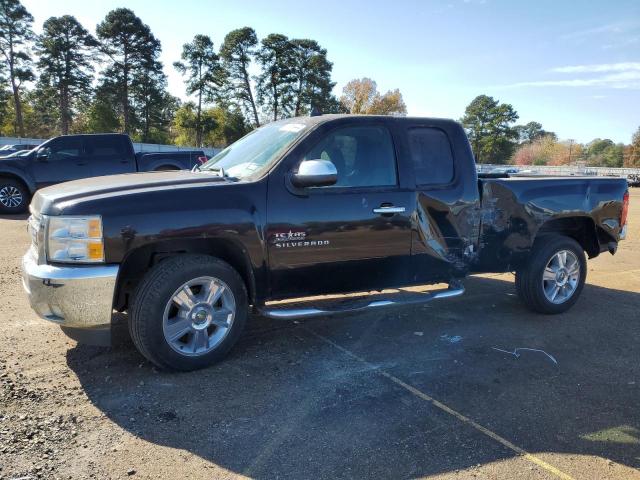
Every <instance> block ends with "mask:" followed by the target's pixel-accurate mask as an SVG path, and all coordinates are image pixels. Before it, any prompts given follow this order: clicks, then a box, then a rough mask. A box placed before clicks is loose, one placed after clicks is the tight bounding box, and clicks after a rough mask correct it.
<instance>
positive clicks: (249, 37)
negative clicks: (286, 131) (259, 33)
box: [220, 27, 260, 127]
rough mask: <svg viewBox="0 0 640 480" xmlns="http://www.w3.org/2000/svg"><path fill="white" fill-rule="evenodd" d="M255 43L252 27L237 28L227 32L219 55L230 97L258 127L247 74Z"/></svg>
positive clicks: (258, 120) (258, 123)
mask: <svg viewBox="0 0 640 480" xmlns="http://www.w3.org/2000/svg"><path fill="white" fill-rule="evenodd" d="M257 45H258V38H257V37H256V32H255V31H254V30H253V28H250V27H244V28H239V29H237V30H233V31H231V32H229V33H228V34H227V36H226V37H225V38H224V43H223V44H222V47H220V57H221V58H222V60H223V64H224V67H225V69H226V71H227V75H228V81H229V86H230V96H231V98H232V99H233V100H234V101H235V103H236V104H237V105H238V106H239V107H240V108H242V109H243V110H244V111H245V112H246V113H247V114H248V115H250V116H252V117H253V121H254V123H255V126H256V127H259V126H260V119H259V118H258V108H257V107H256V101H255V99H254V96H253V91H252V89H251V80H250V75H249V65H250V64H251V61H252V59H253V58H254V56H255V54H256V46H257Z"/></svg>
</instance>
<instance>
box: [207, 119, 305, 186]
mask: <svg viewBox="0 0 640 480" xmlns="http://www.w3.org/2000/svg"><path fill="white" fill-rule="evenodd" d="M306 127H307V126H306V125H305V124H304V123H280V122H278V123H273V124H269V125H265V126H264V127H261V128H258V129H256V130H254V131H253V132H251V133H249V134H248V135H245V136H244V137H242V138H241V139H240V140H238V141H237V142H235V143H232V144H231V145H229V146H228V147H227V148H225V149H224V150H222V151H221V152H220V153H219V154H217V155H216V156H214V157H213V158H212V159H211V160H209V161H208V162H207V163H205V164H204V165H202V167H200V170H204V171H206V170H216V169H220V168H221V169H222V170H223V171H224V174H225V175H228V176H229V177H234V178H238V179H243V178H247V177H251V176H257V175H260V174H261V173H262V172H263V171H264V170H266V169H268V168H269V167H270V166H271V164H272V163H273V162H274V161H275V160H277V159H278V156H279V155H280V154H281V153H282V152H283V151H284V150H285V149H286V148H287V147H288V146H289V145H291V144H292V143H293V142H294V141H295V140H296V139H297V138H299V137H300V136H301V135H302V133H303V132H304V130H305V128H306Z"/></svg>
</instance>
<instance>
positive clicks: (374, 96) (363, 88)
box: [340, 78, 407, 115]
mask: <svg viewBox="0 0 640 480" xmlns="http://www.w3.org/2000/svg"><path fill="white" fill-rule="evenodd" d="M340 103H341V104H342V105H343V107H344V109H345V110H346V111H347V112H348V113H353V114H366V115H405V114H406V113H407V106H406V105H405V103H404V100H403V99H402V94H401V93H400V90H398V89H395V90H390V91H388V92H387V93H385V94H384V95H381V94H380V93H379V92H378V85H377V84H376V82H374V81H373V80H371V79H370V78H356V79H354V80H351V81H350V82H349V83H347V84H346V85H345V86H344V88H343V89H342V96H341V97H340Z"/></svg>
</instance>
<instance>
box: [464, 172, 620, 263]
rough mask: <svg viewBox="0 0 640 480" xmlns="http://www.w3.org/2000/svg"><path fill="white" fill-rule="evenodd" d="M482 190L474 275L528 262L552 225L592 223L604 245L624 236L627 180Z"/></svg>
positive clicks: (498, 183)
mask: <svg viewBox="0 0 640 480" xmlns="http://www.w3.org/2000/svg"><path fill="white" fill-rule="evenodd" d="M480 187H481V192H482V204H481V205H482V206H481V212H480V215H481V227H480V236H479V244H478V250H479V252H480V255H479V258H478V263H477V264H476V266H475V267H474V271H486V272H500V271H509V270H511V269H512V268H513V267H514V266H517V265H518V264H519V263H521V262H524V261H526V258H527V256H528V253H529V251H530V249H531V246H532V245H533V242H534V241H535V239H536V236H537V235H538V233H539V231H540V229H541V227H543V225H545V224H547V225H548V222H550V221H552V220H557V219H568V218H589V219H591V220H592V221H593V224H594V227H595V229H596V230H594V232H593V234H594V235H596V238H599V239H600V240H599V242H602V241H603V240H602V239H603V238H604V237H606V236H608V237H610V238H611V239H617V238H618V235H619V233H620V225H619V218H620V211H621V208H622V207H621V205H622V196H623V194H624V192H625V191H626V181H625V180H624V179H613V178H576V177H572V178H562V177H561V178H510V179H491V180H481V181H480ZM599 231H600V233H599ZM602 232H606V235H602Z"/></svg>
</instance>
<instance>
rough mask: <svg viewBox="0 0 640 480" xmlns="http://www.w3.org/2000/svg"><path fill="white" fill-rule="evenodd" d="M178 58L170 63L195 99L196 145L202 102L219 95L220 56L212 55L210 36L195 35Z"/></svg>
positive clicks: (221, 80) (199, 142)
mask: <svg viewBox="0 0 640 480" xmlns="http://www.w3.org/2000/svg"><path fill="white" fill-rule="evenodd" d="M181 58H182V61H180V62H175V63H174V64H173V66H174V67H175V68H176V70H178V71H179V72H180V73H181V74H182V75H187V79H186V81H185V84H186V87H187V94H188V95H195V96H196V97H197V99H198V101H197V106H196V120H195V129H196V140H195V141H196V146H198V147H201V146H202V137H203V135H204V128H203V122H202V104H203V102H209V101H212V100H218V99H219V98H220V89H221V88H222V87H223V85H224V83H225V71H224V69H223V68H222V66H221V65H220V57H219V56H218V55H217V54H216V52H215V50H214V46H213V42H212V41H211V38H209V37H208V36H207V35H196V36H195V37H194V38H193V41H191V42H190V43H186V44H185V45H184V46H183V48H182V57H181Z"/></svg>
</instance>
